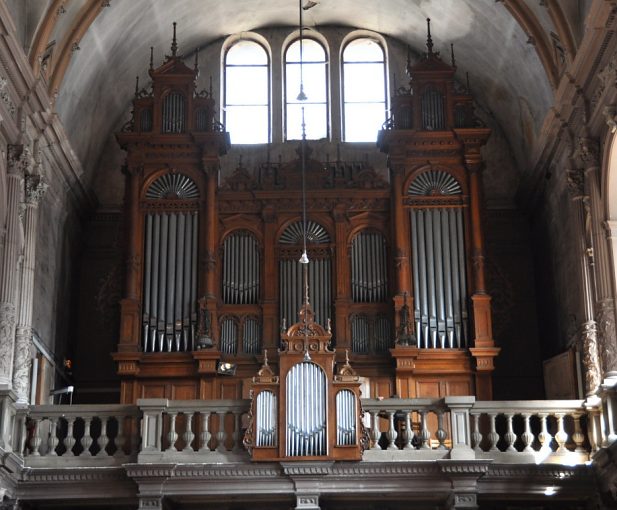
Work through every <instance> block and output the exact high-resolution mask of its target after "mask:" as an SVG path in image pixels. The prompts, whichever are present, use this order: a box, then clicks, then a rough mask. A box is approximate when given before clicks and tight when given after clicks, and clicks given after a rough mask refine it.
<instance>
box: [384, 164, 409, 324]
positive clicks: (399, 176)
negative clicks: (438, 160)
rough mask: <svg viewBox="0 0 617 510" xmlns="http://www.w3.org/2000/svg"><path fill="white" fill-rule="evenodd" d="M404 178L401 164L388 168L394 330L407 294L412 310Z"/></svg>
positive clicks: (403, 169)
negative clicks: (392, 261) (390, 189)
mask: <svg viewBox="0 0 617 510" xmlns="http://www.w3.org/2000/svg"><path fill="white" fill-rule="evenodd" d="M404 177H405V166H404V165H403V164H393V165H392V166H391V167H390V182H391V186H392V239H393V244H394V246H393V251H394V264H395V288H396V290H395V295H394V312H395V313H394V328H395V331H397V330H398V328H399V314H398V311H399V310H400V309H401V308H402V307H403V305H404V304H405V294H407V306H409V309H410V310H413V309H414V303H413V293H412V292H411V289H412V286H413V282H412V281H411V271H410V270H409V257H410V254H411V253H410V248H409V228H407V225H408V221H407V218H406V217H405V209H404V208H403V181H404Z"/></svg>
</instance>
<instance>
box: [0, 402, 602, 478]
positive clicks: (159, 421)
mask: <svg viewBox="0 0 617 510" xmlns="http://www.w3.org/2000/svg"><path fill="white" fill-rule="evenodd" d="M362 407H363V410H364V418H363V423H364V427H365V432H366V437H367V438H368V441H367V445H366V450H365V451H364V455H363V459H364V460H365V461H371V462H381V461H383V462H391V461H414V460H438V459H455V460H474V459H475V460H490V459H493V460H495V461H496V462H507V463H521V464H526V463H536V464H537V463H546V462H550V463H562V464H571V465H574V464H582V463H585V462H587V461H589V459H590V455H591V454H592V453H594V452H595V451H597V450H598V449H599V448H602V447H604V446H606V445H607V437H608V434H607V433H606V432H605V431H603V430H604V429H603V427H602V419H601V418H602V416H603V413H602V410H601V409H600V408H589V406H586V405H585V403H584V402H583V401H578V400H577V401H571V400H568V401H565V400H564V401H507V402H506V401H504V402H476V401H475V398H474V397H445V398H442V399H398V398H389V399H363V400H362ZM248 411H249V401H248V400H216V401H214V400H167V399H143V400H139V401H138V402H137V405H136V406H126V405H73V406H69V405H44V406H21V407H20V406H15V405H12V404H10V401H9V400H8V399H4V400H3V401H2V413H0V431H2V443H1V444H0V448H2V449H3V450H4V451H5V452H12V454H14V455H16V456H17V457H19V458H21V459H23V463H24V465H25V466H29V467H49V466H64V465H67V466H109V465H121V464H123V463H126V462H137V463H165V462H192V463H206V464H208V463H232V462H236V463H237V462H248V461H249V456H248V453H247V452H246V450H245V449H244V446H243V444H242V439H243V435H244V432H245V430H246V427H247V426H248ZM604 414H605V413H604Z"/></svg>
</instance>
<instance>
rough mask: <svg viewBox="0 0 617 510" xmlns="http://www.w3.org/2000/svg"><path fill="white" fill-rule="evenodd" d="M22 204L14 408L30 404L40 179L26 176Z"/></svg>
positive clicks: (30, 175)
mask: <svg viewBox="0 0 617 510" xmlns="http://www.w3.org/2000/svg"><path fill="white" fill-rule="evenodd" d="M25 182H26V200H25V212H24V231H25V241H24V260H23V268H22V274H21V300H20V306H19V313H18V321H17V332H16V335H15V363H14V369H13V389H14V391H15V396H16V397H17V403H18V404H27V403H29V400H30V370H31V366H32V354H31V352H32V302H33V292H34V264H35V261H36V239H37V234H38V229H37V225H38V213H39V210H38V204H39V201H40V200H41V197H42V196H43V195H44V194H45V191H46V190H47V184H45V183H44V182H43V180H42V179H41V176H40V175H36V174H26V176H25Z"/></svg>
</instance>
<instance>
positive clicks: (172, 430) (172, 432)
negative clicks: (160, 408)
mask: <svg viewBox="0 0 617 510" xmlns="http://www.w3.org/2000/svg"><path fill="white" fill-rule="evenodd" d="M177 416H178V413H169V420H170V422H169V434H167V439H168V440H169V446H168V447H167V450H165V451H166V452H169V451H173V452H177V451H178V449H177V448H176V441H177V440H178V434H177V433H176V417H177Z"/></svg>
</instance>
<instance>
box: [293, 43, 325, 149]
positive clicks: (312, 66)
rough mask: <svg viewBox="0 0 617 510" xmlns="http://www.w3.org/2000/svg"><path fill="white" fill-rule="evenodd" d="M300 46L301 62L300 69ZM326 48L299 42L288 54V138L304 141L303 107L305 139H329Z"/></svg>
mask: <svg viewBox="0 0 617 510" xmlns="http://www.w3.org/2000/svg"><path fill="white" fill-rule="evenodd" d="M300 43H302V62H303V65H302V66H300ZM327 64H328V62H327V58H326V50H325V48H324V47H323V46H322V45H321V44H320V43H318V42H317V41H316V40H314V39H306V38H303V39H302V42H300V39H297V40H296V41H294V42H293V43H291V44H290V45H289V46H288V47H287V50H286V51H285V121H286V122H285V138H286V139H287V140H299V139H301V138H302V108H304V119H305V125H306V137H307V138H308V139H310V140H317V139H319V138H327V137H328V74H327V67H328V66H327ZM301 67H302V83H303V91H304V94H305V95H306V99H305V100H301V99H298V95H299V94H300V71H301V69H300V68H301Z"/></svg>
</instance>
